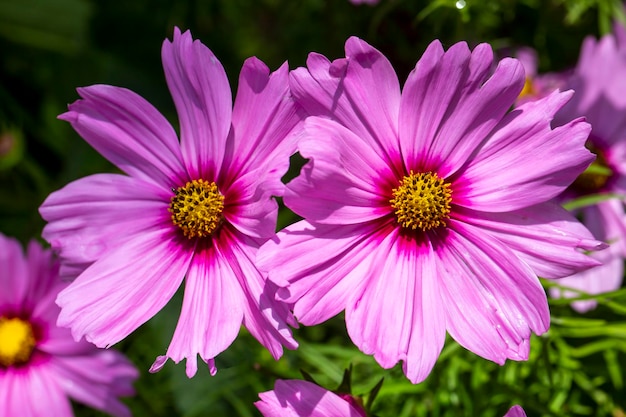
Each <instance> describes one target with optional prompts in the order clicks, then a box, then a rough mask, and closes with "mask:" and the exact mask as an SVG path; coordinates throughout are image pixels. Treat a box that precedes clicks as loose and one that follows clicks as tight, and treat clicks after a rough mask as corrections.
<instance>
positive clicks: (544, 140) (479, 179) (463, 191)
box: [453, 92, 593, 212]
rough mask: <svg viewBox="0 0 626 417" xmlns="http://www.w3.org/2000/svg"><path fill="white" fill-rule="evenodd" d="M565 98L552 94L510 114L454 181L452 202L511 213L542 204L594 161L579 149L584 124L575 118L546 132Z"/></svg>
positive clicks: (586, 129) (586, 127)
mask: <svg viewBox="0 0 626 417" xmlns="http://www.w3.org/2000/svg"><path fill="white" fill-rule="evenodd" d="M569 96H570V93H558V92H555V93H553V94H551V95H549V96H547V97H545V98H544V99H541V100H537V101H533V102H528V103H526V104H524V105H522V106H520V107H519V108H518V109H516V110H515V111H513V112H511V113H509V114H508V115H507V116H506V117H505V118H504V119H503V120H502V122H501V123H500V124H499V125H498V127H497V128H496V129H495V130H494V134H493V135H492V136H491V137H490V138H489V139H488V142H487V143H486V145H485V146H484V147H483V148H482V149H481V150H480V151H479V152H478V153H477V154H476V155H475V156H474V157H473V158H472V159H471V160H470V161H469V162H468V164H467V165H466V167H465V168H464V169H463V171H462V172H461V173H460V178H459V179H458V180H456V181H455V182H454V192H455V195H454V197H453V198H454V202H455V203H456V204H459V205H461V206H464V207H469V208H472V209H476V210H482V211H491V212H503V211H513V210H517V209H521V208H524V207H528V206H531V205H534V204H538V203H543V202H545V201H547V200H549V199H551V198H553V197H555V196H557V195H558V194H559V193H561V192H562V191H563V190H564V189H565V188H566V187H567V186H569V185H570V184H571V183H572V182H573V181H574V180H575V179H576V177H577V176H578V175H579V174H580V173H582V172H583V170H584V169H585V168H586V167H587V166H588V165H589V164H590V163H591V161H592V160H593V155H592V154H591V152H589V151H588V150H587V149H586V148H585V147H584V144H585V141H586V140H587V137H588V135H589V130H590V126H589V124H588V123H585V122H584V121H583V120H581V119H578V120H574V121H572V122H570V123H568V124H566V125H564V126H559V127H557V128H555V129H551V128H550V116H552V115H554V113H555V112H556V111H557V110H558V109H559V108H560V107H561V106H562V105H563V104H564V103H565V101H567V99H568V98H569ZM538 156H539V158H540V159H538Z"/></svg>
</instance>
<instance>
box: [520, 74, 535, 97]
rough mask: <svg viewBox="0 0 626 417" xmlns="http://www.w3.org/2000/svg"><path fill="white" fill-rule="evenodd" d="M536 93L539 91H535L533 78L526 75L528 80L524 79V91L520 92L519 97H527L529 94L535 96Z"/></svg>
mask: <svg viewBox="0 0 626 417" xmlns="http://www.w3.org/2000/svg"><path fill="white" fill-rule="evenodd" d="M536 94H537V92H536V91H535V88H534V87H533V80H532V78H530V77H526V80H525V81H524V87H523V88H522V91H521V92H520V93H519V96H518V97H517V98H518V99H520V98H523V97H527V96H534V95H536Z"/></svg>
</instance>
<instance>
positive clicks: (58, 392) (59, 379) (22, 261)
mask: <svg viewBox="0 0 626 417" xmlns="http://www.w3.org/2000/svg"><path fill="white" fill-rule="evenodd" d="M66 286H67V283H63V282H62V281H61V279H60V278H59V266H58V264H57V262H56V261H55V260H54V259H53V258H52V253H51V251H49V250H43V249H42V248H41V246H40V245H39V244H38V243H37V242H34V241H33V242H31V243H30V244H29V245H28V251H27V253H26V256H24V252H23V251H22V247H21V245H20V244H19V242H17V241H16V240H14V239H10V238H7V237H5V236H3V235H0V288H1V290H0V415H2V416H7V417H8V416H32V417H47V416H55V417H68V416H73V415H74V414H73V412H72V406H71V403H70V398H71V399H73V400H75V401H78V402H81V403H83V404H86V405H88V406H90V407H94V408H97V409H99V410H102V411H104V412H106V413H109V414H112V415H114V416H118V417H124V416H130V411H129V410H128V408H127V407H126V406H125V405H124V404H122V403H121V402H120V401H119V399H118V397H122V396H130V395H133V394H134V390H133V388H132V382H133V381H134V380H135V379H137V377H138V372H137V369H135V367H134V366H133V365H132V364H131V363H130V362H129V361H128V360H127V359H126V358H125V357H124V355H122V354H121V353H119V352H116V351H114V350H101V349H98V348H96V347H95V346H94V345H92V344H90V343H87V342H85V341H84V340H83V341H80V342H76V341H74V339H73V338H72V335H71V333H70V331H69V330H68V329H64V328H60V327H57V326H56V321H57V317H58V315H59V307H58V306H57V305H56V304H55V303H54V299H55V297H56V295H57V294H58V292H59V291H60V290H61V289H63V288H64V287H66Z"/></svg>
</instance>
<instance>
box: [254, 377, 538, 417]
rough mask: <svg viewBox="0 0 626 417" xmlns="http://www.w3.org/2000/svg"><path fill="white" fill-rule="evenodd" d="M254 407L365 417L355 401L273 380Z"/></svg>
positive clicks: (299, 416)
mask: <svg viewBox="0 0 626 417" xmlns="http://www.w3.org/2000/svg"><path fill="white" fill-rule="evenodd" d="M259 398H261V401H257V402H256V403H254V405H256V407H257V408H258V409H259V411H260V412H261V414H263V415H264V416H265V417H366V413H365V410H363V406H362V405H361V404H360V402H359V401H358V400H356V399H355V397H353V396H351V395H347V394H346V395H341V394H339V395H338V394H334V393H333V392H331V391H328V390H327V389H324V388H322V387H320V386H319V385H316V384H314V383H312V382H308V381H300V380H295V379H292V380H281V379H279V380H277V381H276V383H275V384H274V389H273V390H272V391H267V392H262V393H260V394H259ZM504 417H526V413H524V410H523V409H522V407H520V406H519V405H516V406H513V407H511V409H510V410H509V411H508V412H507V413H506V414H505V415H504Z"/></svg>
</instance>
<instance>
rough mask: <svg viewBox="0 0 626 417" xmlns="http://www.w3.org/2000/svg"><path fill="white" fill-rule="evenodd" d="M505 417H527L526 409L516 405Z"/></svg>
mask: <svg viewBox="0 0 626 417" xmlns="http://www.w3.org/2000/svg"><path fill="white" fill-rule="evenodd" d="M504 417H526V413H525V412H524V409H523V408H522V407H520V406H519V405H514V406H513V407H511V409H510V410H509V411H508V412H507V413H506V414H505V415H504Z"/></svg>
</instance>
